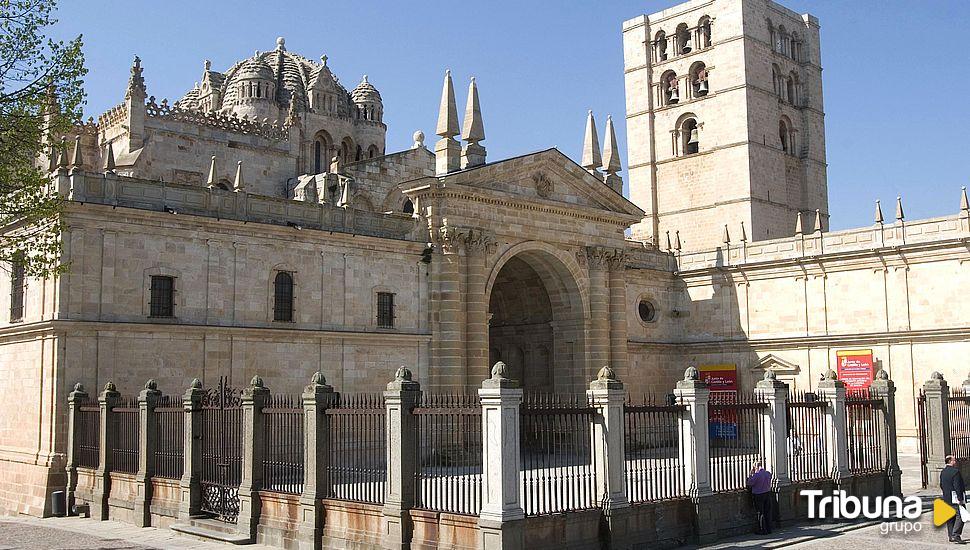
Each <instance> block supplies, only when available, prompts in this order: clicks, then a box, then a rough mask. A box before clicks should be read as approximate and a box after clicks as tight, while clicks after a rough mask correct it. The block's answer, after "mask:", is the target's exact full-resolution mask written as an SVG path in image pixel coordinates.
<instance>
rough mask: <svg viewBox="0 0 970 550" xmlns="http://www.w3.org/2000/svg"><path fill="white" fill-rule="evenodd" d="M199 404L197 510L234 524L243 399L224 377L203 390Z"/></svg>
mask: <svg viewBox="0 0 970 550" xmlns="http://www.w3.org/2000/svg"><path fill="white" fill-rule="evenodd" d="M201 404H202V412H201V415H202V457H201V459H202V460H201V463H202V464H201V471H200V475H199V488H200V490H201V491H200V492H201V497H202V498H201V503H200V508H201V509H202V511H203V512H205V513H207V514H211V515H213V516H214V517H216V518H218V519H220V520H222V521H225V522H226V523H236V521H237V519H238V516H239V484H240V483H241V482H242V461H243V409H242V398H241V396H240V392H239V391H238V390H236V389H234V388H232V387H230V386H229V384H228V381H227V380H226V379H225V378H220V380H219V385H218V386H217V387H215V388H209V389H207V390H206V393H205V395H203V396H202V399H201Z"/></svg>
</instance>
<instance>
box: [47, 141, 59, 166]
mask: <svg viewBox="0 0 970 550" xmlns="http://www.w3.org/2000/svg"><path fill="white" fill-rule="evenodd" d="M47 171H48V172H56V171H57V144H55V143H51V149H50V153H49V154H48V155H47Z"/></svg>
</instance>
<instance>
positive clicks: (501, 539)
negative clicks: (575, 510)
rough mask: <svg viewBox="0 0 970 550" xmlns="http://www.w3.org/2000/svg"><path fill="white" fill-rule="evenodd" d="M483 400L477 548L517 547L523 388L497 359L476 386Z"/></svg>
mask: <svg viewBox="0 0 970 550" xmlns="http://www.w3.org/2000/svg"><path fill="white" fill-rule="evenodd" d="M478 396H479V398H480V399H481V401H482V446H483V447H482V467H483V472H482V483H483V487H482V510H481V512H480V513H479V514H478V536H479V544H478V547H479V548H480V549H481V550H521V549H522V548H523V544H524V540H523V535H524V531H523V521H522V519H523V518H524V517H525V512H524V511H523V510H522V503H521V500H520V498H521V497H520V494H519V470H520V460H521V458H520V456H519V405H521V403H522V389H521V388H519V387H518V383H517V382H516V381H515V380H511V379H509V378H508V368H507V367H506V366H505V363H503V362H501V361H499V362H498V363H495V366H493V367H492V377H491V378H489V379H488V380H485V381H484V382H482V388H481V389H480V390H478Z"/></svg>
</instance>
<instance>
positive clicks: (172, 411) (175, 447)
mask: <svg viewBox="0 0 970 550" xmlns="http://www.w3.org/2000/svg"><path fill="white" fill-rule="evenodd" d="M153 412H154V415H153V417H154V419H155V421H156V422H157V423H158V424H157V428H156V430H155V435H156V437H157V440H156V442H155V452H154V453H152V454H151V455H150V456H149V460H151V461H152V462H153V465H152V472H154V475H155V477H160V478H164V479H179V478H181V477H182V466H183V462H184V458H183V457H184V452H185V451H184V449H183V447H184V445H185V432H184V431H183V430H184V426H185V409H184V408H183V406H182V398H181V397H180V396H175V397H172V396H167V395H166V396H162V397H160V398H159V399H158V401H156V404H155V410H154V411H153Z"/></svg>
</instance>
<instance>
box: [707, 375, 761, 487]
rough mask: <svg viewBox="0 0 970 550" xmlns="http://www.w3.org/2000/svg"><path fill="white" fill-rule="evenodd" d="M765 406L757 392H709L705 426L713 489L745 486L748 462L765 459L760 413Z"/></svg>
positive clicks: (749, 468) (749, 470)
mask: <svg viewBox="0 0 970 550" xmlns="http://www.w3.org/2000/svg"><path fill="white" fill-rule="evenodd" d="M767 407H768V404H767V403H765V402H764V401H763V400H762V399H761V398H760V397H758V396H756V395H752V394H736V393H734V392H731V393H727V392H725V393H720V392H711V399H710V409H709V411H710V419H709V425H708V430H709V434H710V452H711V463H710V468H711V488H712V490H713V491H714V492H724V491H736V490H740V489H744V488H745V487H746V485H747V480H748V474H749V473H750V472H751V466H752V465H753V464H754V463H755V462H758V461H760V462H762V463H763V462H764V456H763V453H762V441H763V440H764V437H765V434H764V422H762V418H761V417H762V415H763V414H764V411H765V409H767ZM697 467H699V468H700V467H703V466H702V465H700V464H698V465H697Z"/></svg>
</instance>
